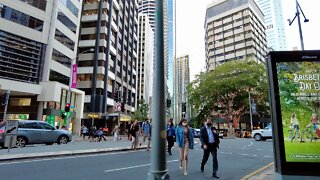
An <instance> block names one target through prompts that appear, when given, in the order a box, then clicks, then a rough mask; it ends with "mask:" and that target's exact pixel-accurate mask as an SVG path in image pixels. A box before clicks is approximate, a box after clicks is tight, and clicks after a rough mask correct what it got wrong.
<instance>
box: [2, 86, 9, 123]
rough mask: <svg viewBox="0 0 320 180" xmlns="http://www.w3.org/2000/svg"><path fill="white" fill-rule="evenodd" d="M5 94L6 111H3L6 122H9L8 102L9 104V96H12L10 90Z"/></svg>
mask: <svg viewBox="0 0 320 180" xmlns="http://www.w3.org/2000/svg"><path fill="white" fill-rule="evenodd" d="M5 95H6V96H7V97H5V98H6V102H5V106H4V111H3V122H4V123H6V122H7V110H8V104H9V98H10V90H7V93H6V94H5Z"/></svg>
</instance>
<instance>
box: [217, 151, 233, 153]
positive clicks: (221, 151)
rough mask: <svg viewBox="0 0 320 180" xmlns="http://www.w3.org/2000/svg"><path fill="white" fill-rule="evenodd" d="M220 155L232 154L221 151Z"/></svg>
mask: <svg viewBox="0 0 320 180" xmlns="http://www.w3.org/2000/svg"><path fill="white" fill-rule="evenodd" d="M220 153H221V154H232V152H223V151H221V152H220Z"/></svg>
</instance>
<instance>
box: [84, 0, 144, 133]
mask: <svg viewBox="0 0 320 180" xmlns="http://www.w3.org/2000/svg"><path fill="white" fill-rule="evenodd" d="M81 23H82V24H81V34H80V41H79V50H80V52H81V51H86V50H88V49H90V48H94V49H95V52H94V53H86V54H82V55H80V56H79V59H78V66H79V70H78V81H79V83H78V84H79V85H78V87H79V88H80V89H82V90H83V91H84V92H85V95H86V96H85V105H84V123H85V124H88V125H91V124H95V125H97V126H105V123H107V122H112V121H106V120H107V119H110V118H118V120H120V121H121V122H124V121H128V120H129V119H128V115H130V114H131V113H132V112H134V111H135V108H136V85H137V65H138V64H137V63H138V61H137V59H138V53H137V51H138V49H137V45H138V2H137V0H100V1H98V0H85V1H84V6H83V12H82V19H81ZM116 94H120V95H119V98H118V97H116V96H115V95H116ZM116 101H118V102H122V109H121V118H119V117H118V113H116V109H115V105H116V103H117V102H116ZM126 117H127V118H126ZM92 121H94V122H92ZM124 125H125V123H121V128H124Z"/></svg>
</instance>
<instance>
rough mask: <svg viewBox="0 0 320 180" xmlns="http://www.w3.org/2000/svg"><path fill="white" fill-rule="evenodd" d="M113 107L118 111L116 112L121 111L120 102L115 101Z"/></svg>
mask: <svg viewBox="0 0 320 180" xmlns="http://www.w3.org/2000/svg"><path fill="white" fill-rule="evenodd" d="M115 109H116V111H118V112H120V111H121V103H120V102H117V103H116V105H115Z"/></svg>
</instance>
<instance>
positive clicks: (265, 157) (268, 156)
mask: <svg viewBox="0 0 320 180" xmlns="http://www.w3.org/2000/svg"><path fill="white" fill-rule="evenodd" d="M263 157H265V158H273V156H263Z"/></svg>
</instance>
